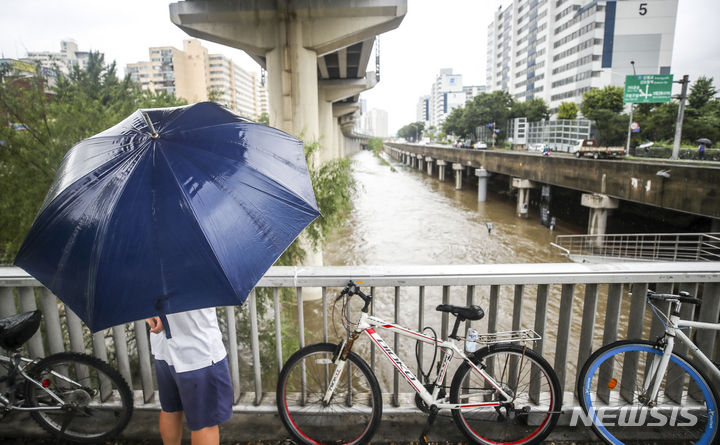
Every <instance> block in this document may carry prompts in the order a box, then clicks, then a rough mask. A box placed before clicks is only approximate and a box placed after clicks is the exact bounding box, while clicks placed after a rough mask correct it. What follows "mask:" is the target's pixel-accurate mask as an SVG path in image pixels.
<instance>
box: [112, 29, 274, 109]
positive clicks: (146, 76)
mask: <svg viewBox="0 0 720 445" xmlns="http://www.w3.org/2000/svg"><path fill="white" fill-rule="evenodd" d="M148 55H149V59H150V60H149V61H143V62H137V63H131V64H128V65H127V67H126V73H128V74H129V75H130V77H131V78H132V79H133V80H134V81H135V82H137V83H138V84H139V85H140V87H141V88H142V89H144V90H149V91H152V92H161V91H165V92H167V93H171V94H174V95H175V96H177V97H180V98H183V99H185V100H187V101H188V102H189V103H195V102H202V101H206V100H210V99H212V100H214V101H216V102H218V103H220V104H222V105H224V106H226V107H228V108H229V109H231V110H233V111H235V112H236V113H238V114H240V115H242V116H246V117H248V118H251V119H257V118H258V117H259V116H260V115H261V114H262V113H267V111H268V108H267V107H268V105H267V104H268V101H267V90H266V89H265V88H264V86H263V85H262V84H261V80H260V75H259V74H258V73H255V72H251V71H248V70H245V69H243V68H241V67H240V66H239V65H237V64H236V63H234V62H233V61H232V60H231V59H229V58H228V57H225V56H223V55H221V54H208V51H207V49H206V48H205V47H203V46H202V44H201V43H200V41H199V40H196V39H189V40H185V41H183V49H182V50H179V49H177V48H174V47H172V46H164V47H152V48H149V50H148Z"/></svg>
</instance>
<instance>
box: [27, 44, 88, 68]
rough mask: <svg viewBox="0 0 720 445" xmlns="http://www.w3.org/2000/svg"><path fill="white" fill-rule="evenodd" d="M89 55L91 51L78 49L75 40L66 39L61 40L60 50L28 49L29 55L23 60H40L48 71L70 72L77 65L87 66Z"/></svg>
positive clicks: (80, 66) (32, 61)
mask: <svg viewBox="0 0 720 445" xmlns="http://www.w3.org/2000/svg"><path fill="white" fill-rule="evenodd" d="M89 57H90V52H89V51H79V50H78V44H77V42H75V40H72V39H66V40H61V41H60V52H54V51H28V53H27V57H25V58H23V59H21V60H22V61H25V62H30V63H37V62H40V66H41V67H42V68H43V70H44V72H46V73H52V72H53V71H54V70H59V71H60V72H61V73H63V74H69V73H70V72H71V71H72V69H73V67H75V66H77V67H79V68H81V69H82V68H85V67H86V66H87V62H88V58H89Z"/></svg>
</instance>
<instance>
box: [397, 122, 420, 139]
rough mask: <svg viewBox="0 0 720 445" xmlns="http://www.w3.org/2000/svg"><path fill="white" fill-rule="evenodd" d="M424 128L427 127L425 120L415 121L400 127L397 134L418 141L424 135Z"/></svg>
mask: <svg viewBox="0 0 720 445" xmlns="http://www.w3.org/2000/svg"><path fill="white" fill-rule="evenodd" d="M423 129H425V122H423V121H419V122H413V123H411V124H407V125H405V126H404V127H402V128H401V129H399V130H398V132H397V134H398V136H399V137H401V138H405V139H407V140H412V141H416V142H417V141H418V140H419V139H420V138H421V137H422V132H423Z"/></svg>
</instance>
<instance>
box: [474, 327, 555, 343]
mask: <svg viewBox="0 0 720 445" xmlns="http://www.w3.org/2000/svg"><path fill="white" fill-rule="evenodd" d="M538 340H542V337H541V336H540V335H539V334H538V333H537V332H535V331H533V330H532V329H522V330H519V331H505V332H494V333H492V334H478V341H477V342H478V343H480V344H485V345H494V344H496V343H517V342H526V341H538Z"/></svg>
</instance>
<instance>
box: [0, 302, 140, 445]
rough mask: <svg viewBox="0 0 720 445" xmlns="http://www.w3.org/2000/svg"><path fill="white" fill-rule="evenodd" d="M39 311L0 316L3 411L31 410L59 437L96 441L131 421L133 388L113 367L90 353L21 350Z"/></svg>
mask: <svg viewBox="0 0 720 445" xmlns="http://www.w3.org/2000/svg"><path fill="white" fill-rule="evenodd" d="M41 318H42V314H41V313H40V311H33V312H25V313H22V314H18V315H13V316H11V317H7V318H3V319H0V346H2V348H4V349H5V350H7V352H8V355H3V354H0V389H2V391H1V392H0V415H1V416H2V418H4V417H5V416H6V415H7V414H9V413H11V412H16V411H27V412H29V413H30V415H31V416H32V417H33V419H35V421H37V423H38V424H39V425H40V426H41V427H43V428H44V429H45V430H47V431H49V432H50V433H52V434H54V435H55V436H57V437H59V438H62V439H66V440H70V441H73V442H81V443H96V442H103V441H107V440H110V439H112V438H114V437H115V436H117V435H118V434H119V433H120V432H121V431H122V430H123V429H124V428H125V426H126V425H127V424H128V422H129V421H130V416H131V415H132V411H133V399H132V393H131V392H130V388H129V387H128V384H127V383H126V382H125V380H124V379H123V378H122V376H121V375H120V373H118V372H117V371H116V370H115V369H114V368H112V367H111V366H110V365H108V364H107V363H105V362H104V361H102V360H100V359H98V358H95V357H93V356H90V355H87V354H81V353H77V352H60V353H57V354H51V355H49V356H47V357H45V358H43V359H36V360H32V359H29V358H27V357H23V356H22V354H21V353H20V348H21V347H22V345H23V344H24V343H25V342H26V341H28V340H29V339H30V338H31V337H32V336H33V335H34V334H35V332H36V331H37V330H38V328H39V327H40V319H41Z"/></svg>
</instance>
